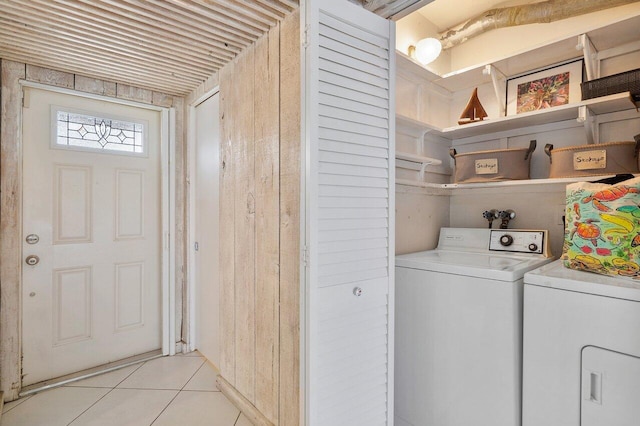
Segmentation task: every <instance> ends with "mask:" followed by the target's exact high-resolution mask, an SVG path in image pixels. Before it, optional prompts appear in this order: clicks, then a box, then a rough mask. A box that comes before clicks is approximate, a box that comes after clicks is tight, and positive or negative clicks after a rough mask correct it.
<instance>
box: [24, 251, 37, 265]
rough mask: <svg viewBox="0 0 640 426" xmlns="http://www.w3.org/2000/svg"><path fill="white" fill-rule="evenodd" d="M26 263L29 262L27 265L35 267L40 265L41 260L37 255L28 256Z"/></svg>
mask: <svg viewBox="0 0 640 426" xmlns="http://www.w3.org/2000/svg"><path fill="white" fill-rule="evenodd" d="M25 261H26V262H27V265H29V266H35V265H37V264H38V262H40V258H39V257H38V256H36V255H35V254H32V255H30V256H27V258H26V259H25Z"/></svg>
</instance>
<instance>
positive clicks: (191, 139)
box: [186, 86, 220, 351]
mask: <svg viewBox="0 0 640 426" xmlns="http://www.w3.org/2000/svg"><path fill="white" fill-rule="evenodd" d="M218 92H220V87H219V86H216V87H214V88H213V89H211V90H209V91H207V92H205V93H204V94H203V95H201V96H200V97H198V98H196V99H195V100H194V101H193V102H192V103H191V104H189V135H188V145H189V148H188V150H189V153H188V155H189V167H188V169H189V174H188V181H187V184H188V185H189V235H188V241H187V264H188V265H189V274H188V279H187V286H188V291H187V297H188V305H187V306H188V310H189V312H188V318H189V324H188V330H187V336H186V338H187V348H188V350H189V351H194V350H196V347H197V345H198V341H197V340H198V339H197V336H196V334H197V333H196V331H197V328H196V322H197V319H196V316H197V315H196V286H197V279H196V273H195V272H196V256H195V254H194V252H193V248H194V244H195V242H196V212H195V208H194V206H195V205H196V185H193V184H192V183H195V182H196V172H197V169H196V167H195V164H196V132H195V129H196V107H197V106H198V105H200V104H201V103H203V102H204V101H206V100H207V99H209V98H210V97H212V96H214V95H215V94H216V93H218Z"/></svg>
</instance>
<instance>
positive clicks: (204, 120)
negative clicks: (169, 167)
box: [191, 93, 220, 365]
mask: <svg viewBox="0 0 640 426" xmlns="http://www.w3.org/2000/svg"><path fill="white" fill-rule="evenodd" d="M219 111H220V100H219V94H218V93H216V94H215V95H213V96H211V97H210V98H208V99H207V100H206V101H204V102H202V103H201V104H199V105H197V106H196V107H195V121H196V122H195V131H196V138H195V139H196V140H195V152H194V159H195V161H194V162H193V164H194V166H195V170H194V172H195V173H194V176H193V177H194V179H192V182H191V184H192V185H195V188H194V195H195V197H194V204H193V205H192V208H193V209H194V217H195V229H194V231H193V235H192V239H193V240H194V246H193V247H192V250H194V258H195V265H194V266H195V268H194V271H193V272H194V274H195V281H196V282H195V288H196V294H195V304H196V306H195V307H196V321H195V327H196V336H195V337H196V342H195V347H196V349H198V350H199V351H200V352H201V353H202V354H203V355H204V356H205V357H207V359H208V360H209V361H211V362H212V363H214V364H216V365H220V364H219V362H220V342H219V340H220V338H219V327H220V325H219V324H220V319H219V316H220V302H219V300H220V283H219V274H220V270H219V267H218V251H219V246H218V241H219V236H220V234H219V223H218V221H219V214H218V212H219V211H220V190H219V187H220V176H219V172H220V167H219V164H220V125H219V123H220V120H219Z"/></svg>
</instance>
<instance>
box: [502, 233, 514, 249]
mask: <svg viewBox="0 0 640 426" xmlns="http://www.w3.org/2000/svg"><path fill="white" fill-rule="evenodd" d="M500 244H501V245H503V246H505V247H508V246H510V245H511V244H513V237H512V236H511V235H509V234H504V235H503V236H502V237H500Z"/></svg>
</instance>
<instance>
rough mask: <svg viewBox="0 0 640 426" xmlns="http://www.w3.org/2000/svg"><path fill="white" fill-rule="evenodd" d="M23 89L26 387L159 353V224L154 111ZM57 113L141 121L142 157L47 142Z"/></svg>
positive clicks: (157, 116) (157, 119) (157, 117)
mask: <svg viewBox="0 0 640 426" xmlns="http://www.w3.org/2000/svg"><path fill="white" fill-rule="evenodd" d="M25 91H26V92H27V93H26V99H27V102H25V108H24V110H23V162H24V163H23V164H24V165H23V167H24V169H23V176H24V182H23V188H24V195H23V202H24V204H23V233H24V237H25V238H26V236H27V235H28V234H36V235H38V236H39V238H40V241H39V242H38V243H37V244H28V243H27V242H26V240H23V241H24V243H23V255H24V256H23V257H26V256H29V255H37V256H38V257H39V259H40V261H39V263H38V264H36V265H33V266H29V265H27V264H26V263H25V264H24V267H23V357H24V362H23V370H24V381H23V385H28V384H32V383H37V382H40V381H43V380H47V379H50V378H54V377H58V376H61V375H64V374H69V373H72V372H76V371H79V370H82V369H86V368H90V367H94V366H97V365H101V364H105V363H108V362H112V361H116V360H118V359H121V358H125V357H128V356H132V355H136V354H139V353H143V352H147V351H151V350H154V349H158V348H160V346H161V337H162V334H161V331H162V330H161V324H162V322H161V309H160V307H161V284H162V282H161V254H162V252H161V233H162V229H161V226H162V225H161V183H160V182H161V164H160V148H161V147H160V113H159V112H158V111H152V110H146V109H141V108H136V107H133V106H123V105H120V104H112V103H108V102H103V101H98V100H93V99H87V98H81V97H76V96H72V95H67V94H62V93H54V92H49V91H45V90H40V89H34V88H26V89H25ZM59 109H60V110H64V111H74V112H81V113H83V114H85V115H88V114H93V115H95V116H98V117H106V118H121V119H122V120H127V121H132V122H139V123H142V124H143V125H144V126H145V132H146V148H145V149H146V152H145V154H144V155H139V154H135V155H126V154H122V153H116V152H112V151H107V150H97V149H94V150H90V149H83V148H82V147H68V146H58V145H56V144H55V141H54V140H53V139H52V138H53V136H52V133H53V132H57V118H56V114H55V112H56V110H59ZM87 128H88V127H87ZM105 129H106V130H105ZM109 129H110V128H109V127H108V126H107V127H103V128H102V132H106V133H109V131H111V133H112V134H113V135H115V132H116V131H115V127H114V128H112V129H110V130H109ZM85 131H86V129H84V130H83V128H81V129H80V132H85ZM89 131H90V132H93V131H95V132H98V133H99V132H100V131H101V130H100V129H99V128H97V127H96V128H95V129H94V128H90V129H89ZM106 133H104V134H103V136H105V135H106ZM121 138H122V139H124V138H125V136H124V134H123V135H122V136H121ZM101 140H103V139H101Z"/></svg>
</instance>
